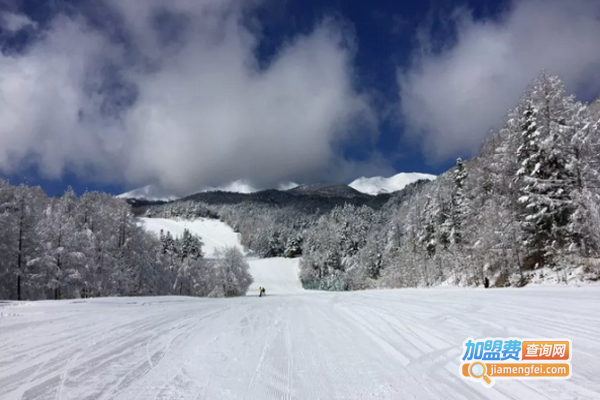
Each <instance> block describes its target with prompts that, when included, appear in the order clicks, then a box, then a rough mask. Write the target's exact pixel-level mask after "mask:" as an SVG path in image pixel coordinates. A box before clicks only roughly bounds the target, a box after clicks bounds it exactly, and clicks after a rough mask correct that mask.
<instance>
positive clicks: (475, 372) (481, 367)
mask: <svg viewBox="0 0 600 400" xmlns="http://www.w3.org/2000/svg"><path fill="white" fill-rule="evenodd" d="M469 375H471V376H472V377H473V378H477V379H479V378H483V380H484V381H485V382H486V383H487V384H488V385H491V384H492V380H491V379H490V377H489V376H487V368H486V366H485V364H484V363H482V362H474V363H473V364H471V366H470V367H469Z"/></svg>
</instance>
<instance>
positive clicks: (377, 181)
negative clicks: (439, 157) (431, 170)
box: [348, 172, 436, 196]
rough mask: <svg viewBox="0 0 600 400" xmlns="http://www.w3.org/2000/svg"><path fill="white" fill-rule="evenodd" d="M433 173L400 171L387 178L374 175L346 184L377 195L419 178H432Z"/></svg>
mask: <svg viewBox="0 0 600 400" xmlns="http://www.w3.org/2000/svg"><path fill="white" fill-rule="evenodd" d="M435 178H436V176H435V175H431V174H421V173H418V172H409V173H407V172H401V173H399V174H397V175H394V176H392V177H389V178H383V177H381V176H375V177H373V178H365V177H362V178H358V179H357V180H355V181H354V182H352V183H351V184H349V185H348V186H350V187H351V188H353V189H356V190H358V191H359V192H362V193H366V194H370V195H374V196H375V195H378V194H381V193H392V192H397V191H398V190H402V189H404V187H406V186H407V185H409V184H411V183H413V182H416V181H418V180H421V179H427V180H434V179H435Z"/></svg>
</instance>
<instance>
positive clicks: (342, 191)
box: [116, 172, 436, 203]
mask: <svg viewBox="0 0 600 400" xmlns="http://www.w3.org/2000/svg"><path fill="white" fill-rule="evenodd" d="M435 178H436V176H435V175H431V174H424V173H418V172H410V173H406V172H400V173H398V174H396V175H393V176H391V177H388V178H385V177H381V176H375V177H371V178H366V177H364V176H363V177H361V178H358V179H356V180H354V181H352V182H350V183H349V184H344V183H310V184H304V185H299V184H297V183H294V182H283V183H280V184H279V185H278V186H277V188H272V189H258V188H256V187H255V186H253V185H252V184H251V183H250V182H248V181H245V180H243V179H239V180H237V181H233V182H231V183H228V184H225V185H222V186H218V187H206V188H204V189H202V190H199V191H194V192H192V193H189V194H187V195H184V196H177V195H174V194H172V193H169V192H168V191H166V190H164V189H162V188H161V187H160V186H158V185H147V186H144V187H141V188H137V189H133V190H130V191H128V192H125V193H122V194H119V195H117V196H116V197H118V198H121V199H124V200H127V201H129V202H134V201H138V202H163V203H164V202H171V201H175V200H180V199H186V198H189V197H191V196H194V195H197V194H200V193H208V192H226V193H241V194H251V193H259V192H264V191H268V190H277V191H291V192H292V193H306V194H309V193H312V194H318V195H322V196H334V197H340V196H341V197H360V196H361V195H370V196H377V195H380V194H391V193H394V192H397V191H400V190H402V189H404V188H405V187H406V186H407V185H409V184H411V183H413V182H416V181H418V180H434V179H435Z"/></svg>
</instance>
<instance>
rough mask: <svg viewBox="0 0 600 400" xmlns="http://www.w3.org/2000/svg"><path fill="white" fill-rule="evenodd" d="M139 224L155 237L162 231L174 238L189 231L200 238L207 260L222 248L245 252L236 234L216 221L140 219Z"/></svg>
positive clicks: (206, 219)
mask: <svg viewBox="0 0 600 400" xmlns="http://www.w3.org/2000/svg"><path fill="white" fill-rule="evenodd" d="M140 224H142V225H143V226H144V228H146V230H148V231H150V232H154V233H155V234H157V235H159V234H160V231H161V230H163V231H164V232H165V233H167V232H171V234H172V235H173V236H176V237H178V236H181V235H183V231H184V229H189V231H190V233H192V234H194V235H198V236H200V237H201V238H202V242H203V243H204V246H203V247H202V251H203V252H204V255H205V257H207V258H213V257H214V256H215V251H216V250H218V249H219V248H223V247H232V246H233V247H237V248H238V249H240V250H241V251H242V252H245V250H244V248H243V246H242V245H241V244H240V242H239V237H238V234H237V233H235V232H234V231H233V229H231V227H229V226H228V225H227V224H225V223H223V222H221V221H219V220H216V219H208V218H200V219H197V220H194V221H186V220H172V219H165V218H140Z"/></svg>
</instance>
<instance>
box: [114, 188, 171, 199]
mask: <svg viewBox="0 0 600 400" xmlns="http://www.w3.org/2000/svg"><path fill="white" fill-rule="evenodd" d="M117 197H118V198H120V199H143V200H148V201H172V200H177V199H178V198H179V196H174V195H172V194H169V193H168V192H166V191H165V190H163V189H162V188H161V187H160V186H157V185H148V186H144V187H141V188H137V189H133V190H131V191H129V192H126V193H121V194H120V195H117Z"/></svg>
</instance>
